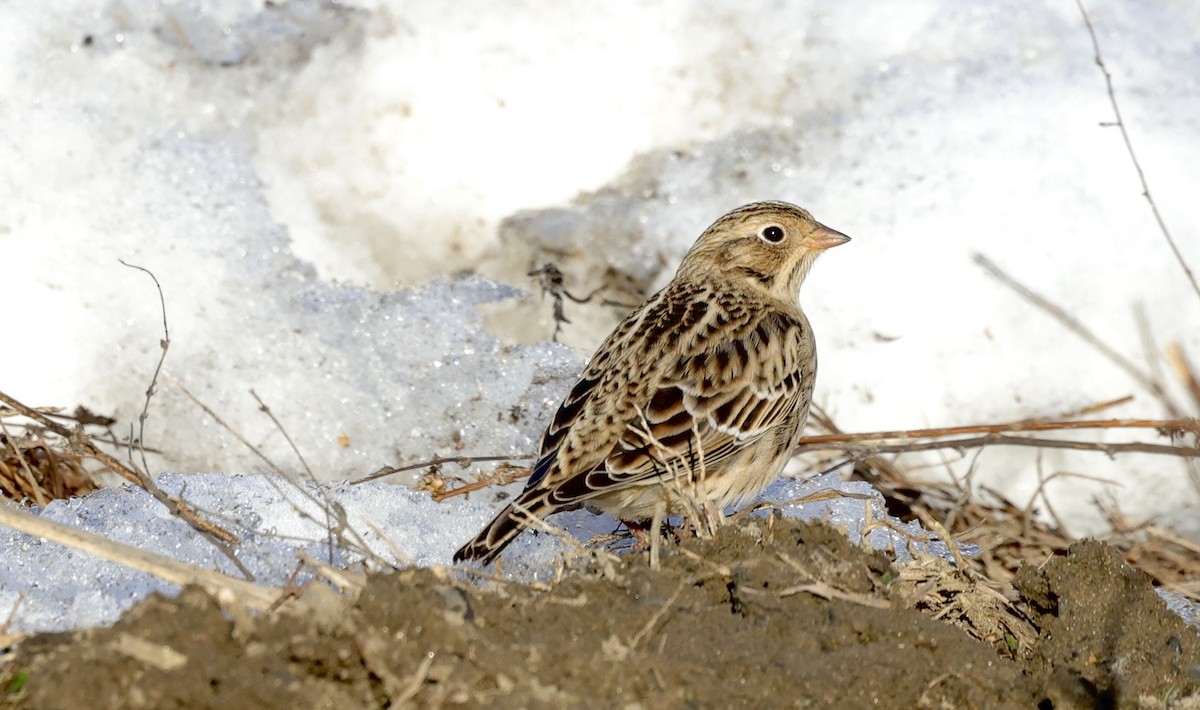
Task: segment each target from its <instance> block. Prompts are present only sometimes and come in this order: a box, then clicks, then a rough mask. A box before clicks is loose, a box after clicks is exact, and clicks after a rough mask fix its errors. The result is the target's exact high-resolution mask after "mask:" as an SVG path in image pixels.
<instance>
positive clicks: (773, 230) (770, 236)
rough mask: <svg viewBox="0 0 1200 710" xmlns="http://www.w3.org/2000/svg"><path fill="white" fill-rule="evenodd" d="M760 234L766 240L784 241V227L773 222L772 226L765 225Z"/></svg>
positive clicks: (773, 242) (771, 241)
mask: <svg viewBox="0 0 1200 710" xmlns="http://www.w3.org/2000/svg"><path fill="white" fill-rule="evenodd" d="M758 236H759V238H761V239H762V240H763V241H765V242H770V243H771V244H778V243H779V242H782V241H783V227H780V226H778V225H775V224H772V225H771V226H770V227H764V228H763V230H762V231H761V232H759V233H758Z"/></svg>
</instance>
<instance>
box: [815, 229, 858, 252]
mask: <svg viewBox="0 0 1200 710" xmlns="http://www.w3.org/2000/svg"><path fill="white" fill-rule="evenodd" d="M848 241H850V237H847V236H846V235H845V234H842V233H841V232H839V231H837V230H836V229H830V228H829V227H826V226H825V225H823V224H817V229H816V230H815V231H814V232H813V233H812V234H810V235H808V238H807V239H805V240H804V242H805V244H806V245H808V247H809V248H810V249H816V250H818V251H820V250H823V249H829V248H830V247H836V246H837V245H839V244H845V243H846V242H848Z"/></svg>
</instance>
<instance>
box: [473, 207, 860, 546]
mask: <svg viewBox="0 0 1200 710" xmlns="http://www.w3.org/2000/svg"><path fill="white" fill-rule="evenodd" d="M849 239H850V238H849V237H847V236H846V235H844V234H842V233H841V232H838V231H836V230H834V229H831V228H829V227H826V226H825V225H823V224H821V223H819V222H817V221H816V220H815V219H814V218H813V216H812V215H811V214H809V212H808V211H806V210H804V209H802V208H800V207H797V206H796V205H793V204H790V203H787V202H778V201H769V202H755V203H751V204H748V205H744V206H742V207H739V208H737V209H735V210H733V211H732V212H729V213H728V214H726V215H724V216H723V217H721V218H720V219H718V220H717V221H716V222H714V223H713V224H712V225H711V226H710V227H708V229H706V230H705V231H704V232H703V233H702V234H701V235H700V237H699V238H698V239H697V240H696V242H695V244H694V245H693V246H692V248H691V249H690V250H688V252H687V253H686V254H685V255H684V257H683V260H682V261H681V262H680V264H679V267H678V270H677V271H676V273H675V275H674V278H672V280H671V281H670V283H668V284H667V285H666V286H665V287H664V288H663V289H662V290H660V291H658V292H657V293H655V294H654V295H652V296H650V297H649V298H647V299H646V301H645V302H644V303H642V304H641V305H640V306H639V307H638V308H637V309H635V310H634V311H633V312H632V313H631V314H630V315H629V316H628V317H626V318H625V319H624V320H623V321H622V322H621V323H620V324H619V325H618V326H617V327H616V329H615V330H614V331H613V332H612V333H611V334H610V335H609V336H608V338H607V339H606V340H605V341H604V343H603V344H602V345H601V346H600V348H599V349H598V350H597V351H596V353H595V355H593V356H592V359H591V361H590V362H589V363H588V365H587V367H586V368H585V369H584V372H583V374H582V376H580V378H579V380H578V382H576V383H575V385H574V387H572V388H571V391H570V392H569V393H568V394H567V396H566V398H565V399H563V401H562V404H561V405H560V406H559V408H558V410H557V411H556V412H555V414H554V416H553V417H552V418H551V419H550V422H549V424H548V425H547V427H546V430H545V432H544V433H543V434H542V438H541V444H540V446H539V451H538V455H537V458H536V460H535V463H534V465H533V468H532V472H531V474H530V477H529V479H528V481H527V482H526V485H525V488H524V490H523V492H522V493H521V494H520V495H519V496H517V497H516V498H515V499H514V500H513V501H512V502H511V503H509V505H508V506H507V507H505V508H504V509H503V510H502V511H501V512H500V513H499V514H498V515H497V516H496V517H495V519H493V520H492V521H491V522H490V523H488V525H487V526H486V527H485V528H484V529H483V530H482V531H480V532H479V534H477V535H476V536H475V537H474V538H473V539H472V540H471V541H470V542H468V543H466V544H465V545H463V546H462V547H461V548H460V549H459V550H458V551H457V552H456V553H455V555H454V560H455V561H456V562H461V561H464V560H477V561H479V562H481V563H483V564H488V563H491V562H492V561H494V560H495V559H496V557H498V556H499V554H500V552H501V551H502V550H503V549H504V548H505V547H507V546H508V545H509V544H510V543H511V542H512V541H513V540H514V539H515V538H516V537H517V536H518V535H519V534H520V533H521V532H523V531H524V530H526V529H528V528H529V527H531V526H533V525H535V524H536V521H538V520H541V519H544V518H545V517H546V516H548V515H550V514H552V513H556V512H559V511H563V510H570V509H574V508H578V507H580V506H586V507H587V508H588V509H589V510H591V511H593V512H597V513H609V514H611V515H613V516H615V517H617V518H618V519H620V520H622V521H648V520H651V519H656V518H655V516H656V515H657V516H662V515H673V514H682V513H684V512H685V511H687V510H695V507H694V506H695V505H696V503H697V498H698V499H699V503H701V504H702V505H706V506H716V508H717V510H719V511H723V510H725V509H727V508H729V507H730V506H732V505H735V504H738V503H741V502H744V501H746V500H748V499H750V498H753V497H754V496H756V495H757V494H758V493H760V492H761V491H762V490H763V489H764V488H766V487H767V486H768V485H769V484H770V483H771V482H772V481H774V480H775V479H776V478H777V477H778V476H779V474H780V472H781V471H782V470H783V467H784V464H786V463H787V461H788V459H789V458H791V451H792V449H793V448H795V446H796V444H797V442H798V441H799V439H800V435H801V432H802V431H803V429H804V423H805V420H806V418H807V416H808V409H809V403H810V401H811V399H812V394H813V385H814V381H815V377H816V372H817V353H816V346H815V342H814V339H813V333H812V329H811V328H810V326H809V322H808V319H807V318H806V317H805V315H804V312H803V311H802V310H801V309H800V304H799V291H800V286H801V284H802V283H803V282H804V279H805V276H807V275H808V272H809V269H810V268H812V265H813V262H814V261H815V260H816V258H817V257H818V256H819V255H820V254H821V253H822V252H823V251H825V250H826V249H829V248H831V247H835V246H838V245H840V244H843V243H845V242H847V241H849ZM657 519H662V518H661V517H659V518H657Z"/></svg>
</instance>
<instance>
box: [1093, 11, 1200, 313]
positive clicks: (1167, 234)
mask: <svg viewBox="0 0 1200 710" xmlns="http://www.w3.org/2000/svg"><path fill="white" fill-rule="evenodd" d="M1075 4H1076V5H1078V6H1079V14H1081V15H1083V24H1084V25H1086V26H1087V31H1088V36H1089V37H1091V38H1092V51H1093V52H1094V54H1095V61H1096V66H1097V67H1099V68H1100V72H1101V73H1102V74H1104V84H1105V86H1106V87H1107V88H1108V102H1109V103H1110V104H1112V110H1113V116H1115V117H1116V119H1117V120H1116V122H1115V123H1113V124H1112V125H1115V126H1116V127H1117V128H1119V129H1120V130H1121V138H1122V139H1123V140H1124V141H1125V149H1126V150H1127V151H1129V159H1130V160H1131V161H1133V169H1134V170H1136V171H1137V176H1138V181H1139V182H1141V184H1142V197H1145V198H1146V201H1147V202H1149V203H1150V211H1151V212H1153V213H1154V220H1155V221H1156V222H1158V228H1159V230H1161V231H1162V235H1163V237H1164V238H1165V239H1166V240H1167V244H1169V245H1170V247H1171V252H1172V253H1174V254H1175V259H1176V261H1178V262H1179V267H1180V268H1182V269H1183V273H1184V274H1186V275H1187V279H1188V281H1189V282H1191V284H1192V290H1193V291H1195V292H1196V298H1200V284H1197V283H1196V275H1195V274H1193V273H1192V270H1191V268H1189V267H1188V263H1187V260H1186V259H1184V258H1183V253H1182V252H1180V251H1179V246H1178V245H1177V244H1175V238H1174V237H1172V236H1171V231H1170V230H1169V229H1167V223H1166V222H1165V221H1163V218H1162V215H1161V214H1159V212H1158V205H1157V204H1156V203H1155V202H1154V197H1153V196H1152V195H1151V194H1150V185H1149V184H1148V183H1147V182H1146V174H1145V172H1143V171H1142V164H1141V162H1140V161H1138V157H1137V152H1136V151H1134V149H1133V141H1132V140H1130V138H1129V131H1128V130H1127V129H1126V128H1125V119H1123V118H1121V108H1120V106H1118V105H1117V94H1116V92H1115V91H1114V90H1113V80H1112V74H1111V73H1109V71H1108V67H1107V66H1106V65H1105V64H1104V57H1103V56H1102V55H1101V53H1100V40H1099V39H1097V38H1096V28H1095V27H1093V26H1092V18H1091V16H1090V15H1088V11H1087V9H1086V8H1084V6H1083V0H1075Z"/></svg>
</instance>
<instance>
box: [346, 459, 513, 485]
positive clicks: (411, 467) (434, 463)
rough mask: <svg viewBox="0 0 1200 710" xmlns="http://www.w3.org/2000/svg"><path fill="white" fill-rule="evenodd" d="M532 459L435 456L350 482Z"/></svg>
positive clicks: (386, 469)
mask: <svg viewBox="0 0 1200 710" xmlns="http://www.w3.org/2000/svg"><path fill="white" fill-rule="evenodd" d="M532 458H533V455H532V454H518V455H516V456H452V457H449V458H442V457H441V456H434V457H433V458H432V459H429V460H428V461H421V462H419V463H414V464H408V465H407V466H384V467H383V468H381V469H379V470H378V471H376V472H374V473H369V474H367V475H365V476H363V477H362V478H356V479H355V480H353V481H350V485H352V486H356V485H358V484H360V483H366V482H367V481H374V480H377V479H380V478H386V477H388V476H390V475H392V474H394V473H405V472H407V471H416V470H418V469H422V468H436V467H438V466H441V465H442V464H444V463H456V464H458V465H459V466H461V467H463V468H466V467H467V466H469V465H471V464H472V463H490V462H494V461H528V460H530V459H532Z"/></svg>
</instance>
